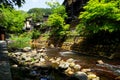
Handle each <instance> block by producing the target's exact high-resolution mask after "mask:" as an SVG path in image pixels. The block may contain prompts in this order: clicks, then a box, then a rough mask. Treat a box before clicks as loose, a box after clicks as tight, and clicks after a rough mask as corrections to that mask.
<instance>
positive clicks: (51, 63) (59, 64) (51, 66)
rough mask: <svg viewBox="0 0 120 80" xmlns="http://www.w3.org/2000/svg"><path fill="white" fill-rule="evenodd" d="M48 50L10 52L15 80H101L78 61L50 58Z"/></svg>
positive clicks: (28, 49) (27, 49)
mask: <svg viewBox="0 0 120 80" xmlns="http://www.w3.org/2000/svg"><path fill="white" fill-rule="evenodd" d="M46 51H47V49H46V48H44V47H43V48H41V49H38V50H36V49H35V50H32V49H31V48H24V49H23V50H22V51H17V52H10V53H9V57H10V61H11V71H12V76H13V80H72V78H74V79H75V78H76V80H100V78H99V77H98V76H97V75H96V74H95V73H92V72H91V69H89V68H87V69H83V68H82V69H81V67H82V66H81V65H79V64H77V63H76V60H74V59H72V58H68V59H66V60H64V59H62V58H61V57H49V56H48V55H47V53H46Z"/></svg>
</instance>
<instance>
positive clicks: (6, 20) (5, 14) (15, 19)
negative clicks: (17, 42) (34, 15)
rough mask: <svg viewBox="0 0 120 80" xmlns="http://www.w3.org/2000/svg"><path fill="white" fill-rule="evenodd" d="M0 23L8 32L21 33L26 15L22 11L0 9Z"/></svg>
mask: <svg viewBox="0 0 120 80" xmlns="http://www.w3.org/2000/svg"><path fill="white" fill-rule="evenodd" d="M0 11H1V15H2V16H1V17H2V19H3V20H2V22H3V23H1V25H2V26H4V27H5V28H7V30H8V31H9V32H21V31H22V28H23V26H24V21H25V18H26V16H27V14H26V13H25V12H23V11H17V10H15V9H11V8H9V7H8V8H4V6H3V7H2V8H0Z"/></svg>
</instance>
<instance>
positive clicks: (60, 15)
mask: <svg viewBox="0 0 120 80" xmlns="http://www.w3.org/2000/svg"><path fill="white" fill-rule="evenodd" d="M47 4H48V5H49V6H50V7H51V9H52V14H51V15H50V16H49V18H48V25H49V26H50V29H51V32H50V33H51V34H50V39H51V41H50V42H51V43H52V44H54V45H55V46H61V45H62V43H63V42H64V41H65V39H66V36H67V33H68V32H69V25H68V24H66V23H65V18H66V17H67V14H66V11H65V7H64V6H62V5H60V4H59V3H58V2H54V3H53V2H47ZM50 39H49V40H50Z"/></svg>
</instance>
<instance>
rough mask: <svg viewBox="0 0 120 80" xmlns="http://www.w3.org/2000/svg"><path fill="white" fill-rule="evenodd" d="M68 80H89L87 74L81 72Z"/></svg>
mask: <svg viewBox="0 0 120 80" xmlns="http://www.w3.org/2000/svg"><path fill="white" fill-rule="evenodd" d="M68 80H88V77H87V74H86V73H84V72H81V71H78V72H76V73H75V74H73V75H72V76H71V77H70V78H69V79H68Z"/></svg>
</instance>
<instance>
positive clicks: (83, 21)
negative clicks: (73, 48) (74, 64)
mask: <svg viewBox="0 0 120 80" xmlns="http://www.w3.org/2000/svg"><path fill="white" fill-rule="evenodd" d="M83 9H84V11H83V12H81V13H80V16H79V19H80V23H79V25H78V26H77V28H76V30H77V31H78V32H79V34H80V35H82V36H84V37H85V39H84V40H83V42H82V43H81V44H78V45H79V48H80V49H79V50H80V51H82V52H86V53H91V54H93V53H97V54H99V55H101V54H102V56H109V57H110V56H112V55H113V53H118V52H119V48H120V47H119V46H120V37H119V35H120V0H89V1H88V3H87V4H86V5H85V6H84V7H83Z"/></svg>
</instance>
